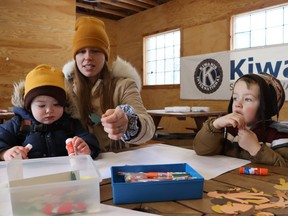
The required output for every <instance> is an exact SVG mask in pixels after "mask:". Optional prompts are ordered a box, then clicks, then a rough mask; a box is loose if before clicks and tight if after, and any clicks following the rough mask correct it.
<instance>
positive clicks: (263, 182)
mask: <svg viewBox="0 0 288 216" xmlns="http://www.w3.org/2000/svg"><path fill="white" fill-rule="evenodd" d="M247 166H250V167H266V168H268V169H269V175H268V176H257V175H243V174H239V169H238V168H237V169H235V170H232V171H230V172H227V173H225V174H222V175H220V176H218V177H216V178H213V179H211V180H205V181H204V189H203V190H204V191H203V198H202V199H196V200H180V201H170V202H153V203H135V204H121V205H117V206H118V207H123V208H127V209H133V210H140V211H144V212H150V213H155V214H158V215H167V216H172V215H183V216H184V215H187V216H188V215H219V216H220V215H224V214H217V213H215V212H213V211H212V209H211V206H213V205H214V204H212V203H211V198H210V197H208V196H207V192H209V191H216V190H225V191H227V190H228V189H230V188H235V187H239V188H242V189H248V190H251V189H252V188H255V189H257V190H258V191H263V192H264V193H266V194H270V195H273V193H275V191H276V189H275V188H274V185H276V184H278V185H279V184H280V183H279V181H280V180H279V179H280V178H284V179H285V180H286V182H288V168H282V167H268V166H262V165H261V166H260V165H257V164H249V165H247ZM287 193H288V192H287V191H286V195H287ZM100 197H101V203H104V204H108V205H114V204H113V197H112V187H111V181H110V179H106V180H103V181H102V183H101V185H100ZM275 201H276V200H275ZM265 211H268V212H272V213H274V214H275V215H288V209H287V208H284V209H281V208H269V209H265Z"/></svg>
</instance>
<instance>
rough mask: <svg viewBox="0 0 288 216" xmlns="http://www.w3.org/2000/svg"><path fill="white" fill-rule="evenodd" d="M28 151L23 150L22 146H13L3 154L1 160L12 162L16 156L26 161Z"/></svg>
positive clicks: (27, 149)
mask: <svg viewBox="0 0 288 216" xmlns="http://www.w3.org/2000/svg"><path fill="white" fill-rule="evenodd" d="M29 151H30V149H29V148H25V147H23V146H14V147H12V148H10V149H8V150H6V151H5V152H4V153H3V156H2V157H3V160H5V161H7V160H12V159H14V158H16V157H17V156H18V155H21V158H22V159H28V157H27V154H28V152H29Z"/></svg>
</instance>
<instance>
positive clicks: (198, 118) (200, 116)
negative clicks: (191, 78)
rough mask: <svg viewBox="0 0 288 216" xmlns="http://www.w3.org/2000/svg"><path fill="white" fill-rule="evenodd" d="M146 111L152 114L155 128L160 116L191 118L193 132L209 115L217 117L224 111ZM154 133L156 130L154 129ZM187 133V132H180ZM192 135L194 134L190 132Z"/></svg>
mask: <svg viewBox="0 0 288 216" xmlns="http://www.w3.org/2000/svg"><path fill="white" fill-rule="evenodd" d="M147 112H148V113H149V114H150V115H151V116H152V118H153V121H154V124H155V128H156V130H157V128H158V127H159V124H160V121H161V119H162V117H173V118H177V119H178V120H185V119H186V118H193V119H194V121H195V124H196V128H195V129H193V130H194V131H195V132H197V131H199V130H200V129H201V127H202V125H203V123H204V122H205V121H206V120H207V119H208V118H210V117H219V116H222V115H225V114H226V113H227V112H226V111H209V112H177V113H176V112H167V111H165V110H147ZM155 133H156V131H155ZM183 134H187V133H182V134H181V135H183ZM191 134H192V135H195V134H193V133H191ZM181 137H182V136H181Z"/></svg>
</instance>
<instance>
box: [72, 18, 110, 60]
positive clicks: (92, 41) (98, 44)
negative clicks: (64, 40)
mask: <svg viewBox="0 0 288 216" xmlns="http://www.w3.org/2000/svg"><path fill="white" fill-rule="evenodd" d="M75 30H76V32H75V35H74V39H73V57H74V58H75V55H76V53H77V52H78V51H79V50H80V49H83V48H86V47H93V48H97V49H99V50H100V51H101V52H103V53H104V54H105V57H106V60H107V61H108V58H109V52H110V42H109V38H108V36H107V33H106V31H105V24H104V22H103V21H101V20H99V19H97V18H95V17H86V16H82V17H79V18H78V19H77V20H76V24H75Z"/></svg>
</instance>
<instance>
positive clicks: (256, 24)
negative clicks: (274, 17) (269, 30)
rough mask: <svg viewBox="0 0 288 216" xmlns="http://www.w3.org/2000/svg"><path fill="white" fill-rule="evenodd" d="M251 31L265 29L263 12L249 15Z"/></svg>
mask: <svg viewBox="0 0 288 216" xmlns="http://www.w3.org/2000/svg"><path fill="white" fill-rule="evenodd" d="M251 29H265V12H259V13H254V14H252V15H251Z"/></svg>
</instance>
